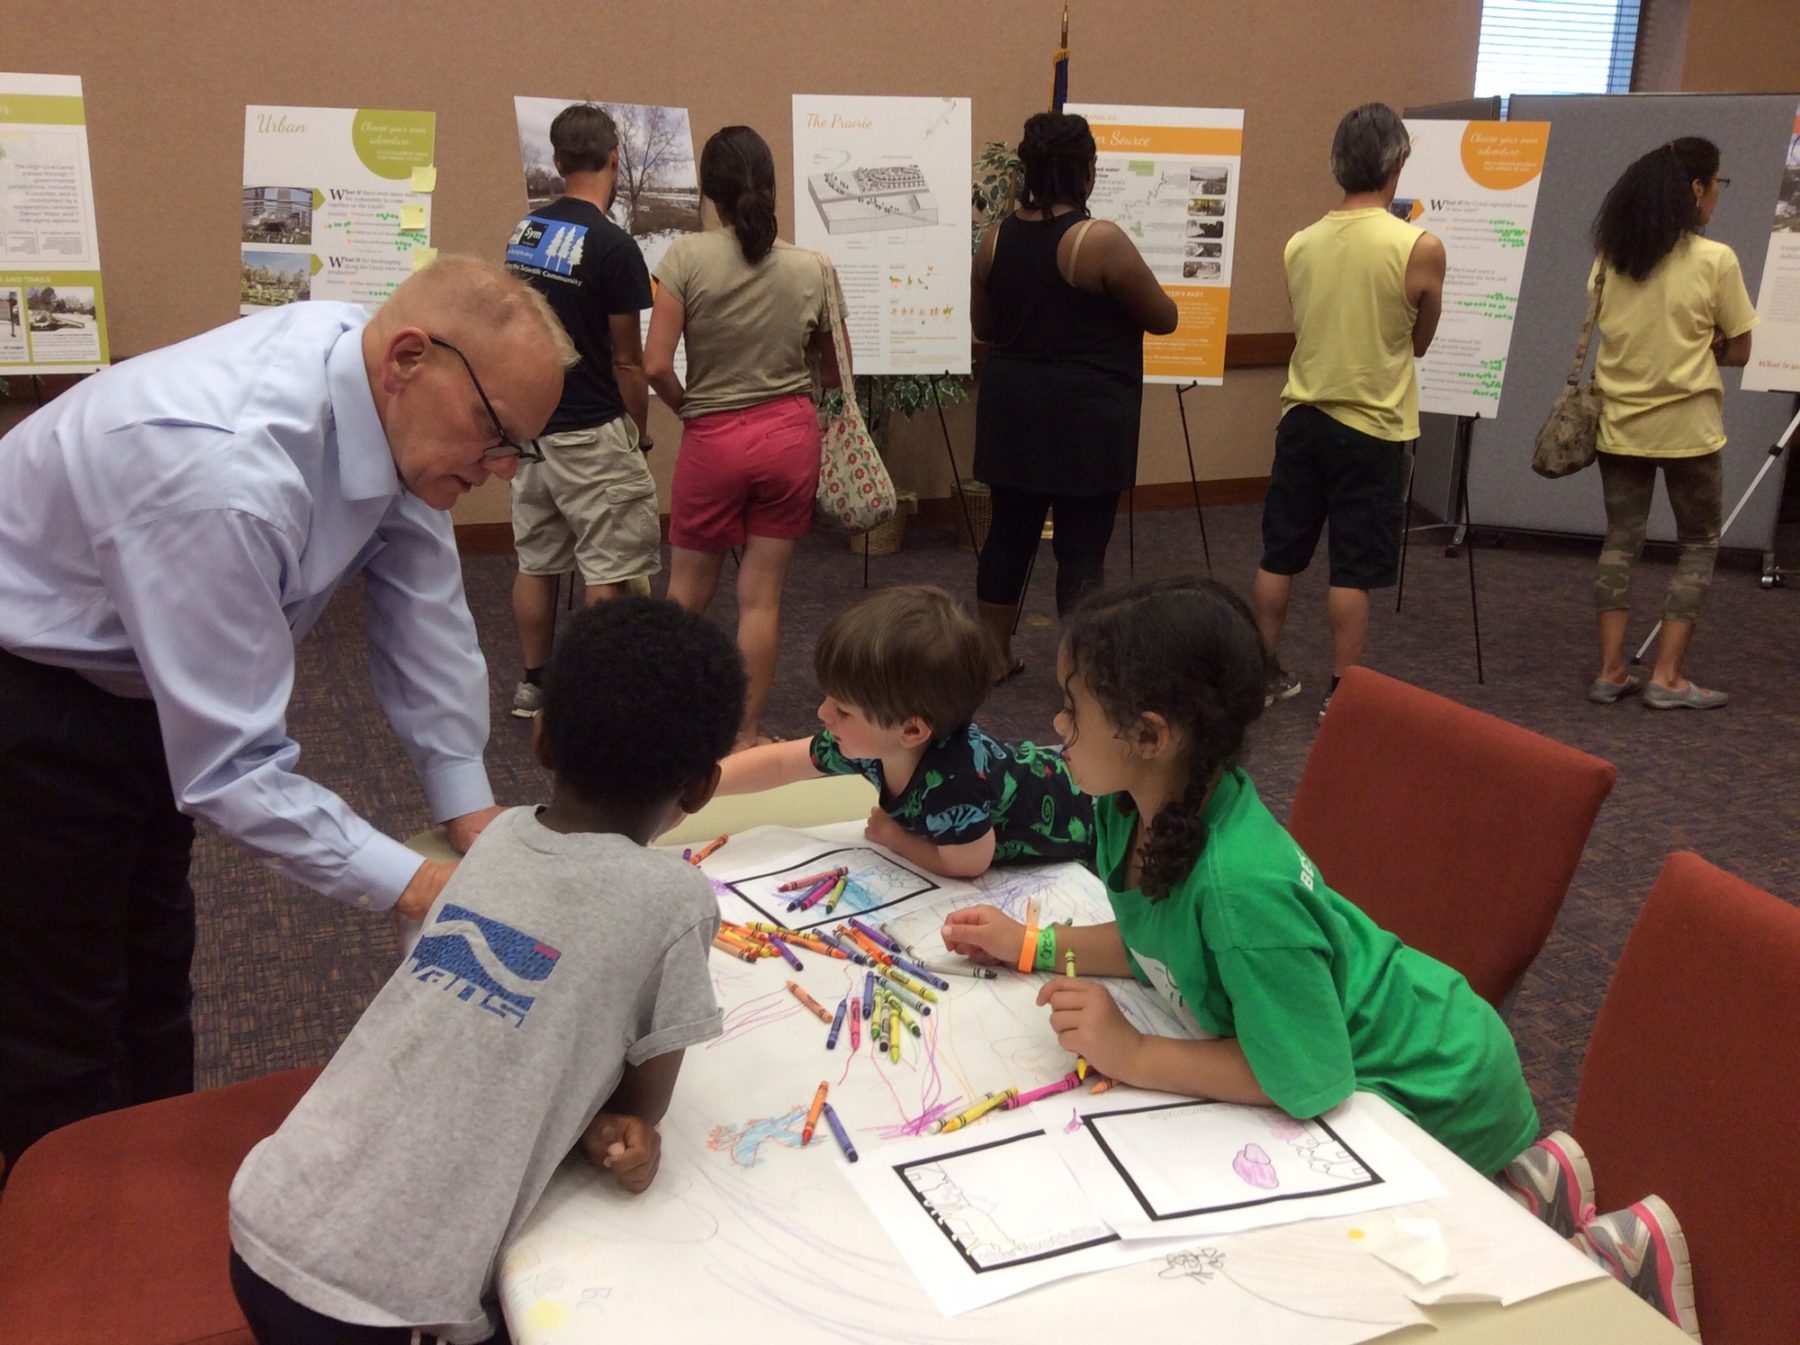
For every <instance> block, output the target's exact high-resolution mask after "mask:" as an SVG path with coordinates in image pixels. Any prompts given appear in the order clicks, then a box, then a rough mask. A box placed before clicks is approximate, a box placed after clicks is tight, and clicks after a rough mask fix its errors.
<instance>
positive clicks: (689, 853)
mask: <svg viewBox="0 0 1800 1345" xmlns="http://www.w3.org/2000/svg"><path fill="white" fill-rule="evenodd" d="M681 858H682V862H683V863H686V864H692V863H693V862H694V852H693V850H692V849H691V848H689V849H686V850H683V851H682V852H681Z"/></svg>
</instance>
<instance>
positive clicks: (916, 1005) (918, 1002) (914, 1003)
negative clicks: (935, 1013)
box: [882, 983, 931, 1016]
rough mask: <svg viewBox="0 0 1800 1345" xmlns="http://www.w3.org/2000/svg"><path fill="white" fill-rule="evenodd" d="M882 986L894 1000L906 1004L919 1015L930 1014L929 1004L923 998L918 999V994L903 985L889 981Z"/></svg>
mask: <svg viewBox="0 0 1800 1345" xmlns="http://www.w3.org/2000/svg"><path fill="white" fill-rule="evenodd" d="M882 988H883V989H884V990H886V991H887V993H888V994H889V995H890V996H891V997H892V998H893V999H894V1000H895V1001H896V1002H898V1003H904V1004H906V1005H907V1006H909V1007H910V1008H911V1009H912V1010H913V1011H914V1012H915V1013H919V1014H921V1015H926V1016H929V1015H930V1013H931V1006H930V1005H929V1004H927V1003H926V1002H925V1001H924V1000H922V999H920V998H919V997H918V995H916V994H915V993H913V992H912V991H911V990H909V989H907V988H906V987H905V986H903V985H894V984H892V983H889V984H887V985H884V986H883V987H882Z"/></svg>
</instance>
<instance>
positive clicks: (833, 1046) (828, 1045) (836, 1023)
mask: <svg viewBox="0 0 1800 1345" xmlns="http://www.w3.org/2000/svg"><path fill="white" fill-rule="evenodd" d="M849 1007H850V997H849V996H848V995H845V996H844V998H842V999H840V1000H839V1001H838V1006H837V1013H836V1014H835V1015H834V1016H833V1017H832V1020H831V1031H830V1032H829V1033H828V1034H827V1035H826V1037H825V1049H826V1050H827V1051H835V1050H837V1039H838V1033H839V1032H840V1031H841V1030H842V1029H843V1026H844V1010H845V1009H847V1008H849Z"/></svg>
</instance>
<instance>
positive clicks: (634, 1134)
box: [581, 1112, 662, 1195]
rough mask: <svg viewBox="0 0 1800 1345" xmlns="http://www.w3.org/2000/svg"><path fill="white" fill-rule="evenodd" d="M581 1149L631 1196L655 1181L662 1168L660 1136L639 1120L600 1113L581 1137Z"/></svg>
mask: <svg viewBox="0 0 1800 1345" xmlns="http://www.w3.org/2000/svg"><path fill="white" fill-rule="evenodd" d="M581 1147H582V1148H583V1149H584V1150H585V1151H586V1152H587V1156H588V1157H589V1158H590V1159H591V1160H592V1161H593V1162H594V1164H595V1166H597V1167H603V1168H607V1169H609V1170H610V1171H611V1172H612V1174H613V1176H615V1177H617V1178H618V1179H619V1185H620V1186H622V1187H624V1188H625V1189H626V1190H627V1191H630V1192H631V1193H633V1194H634V1195H635V1194H636V1193H637V1192H639V1191H642V1190H644V1189H645V1188H646V1187H648V1186H649V1185H650V1183H651V1182H652V1181H654V1180H655V1179H656V1170H657V1168H658V1167H660V1166H661V1165H662V1135H661V1134H660V1133H658V1131H657V1129H656V1127H655V1126H653V1125H651V1124H650V1122H648V1121H646V1120H645V1119H644V1118H643V1117H641V1116H625V1115H621V1114H619V1113H617V1112H601V1113H600V1114H599V1115H598V1116H596V1117H594V1119H593V1121H592V1122H591V1123H590V1124H589V1125H588V1128H587V1130H586V1132H585V1133H583V1135H582V1137H581Z"/></svg>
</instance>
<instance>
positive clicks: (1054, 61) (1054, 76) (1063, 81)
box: [1050, 0, 1069, 112]
mask: <svg viewBox="0 0 1800 1345" xmlns="http://www.w3.org/2000/svg"><path fill="white" fill-rule="evenodd" d="M1068 101H1069V5H1068V0H1063V13H1062V43H1061V45H1060V46H1058V47H1057V49H1056V55H1055V56H1054V57H1052V58H1051V63H1050V110H1051V111H1052V112H1061V111H1062V110H1063V104H1064V103H1066V102H1068Z"/></svg>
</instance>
